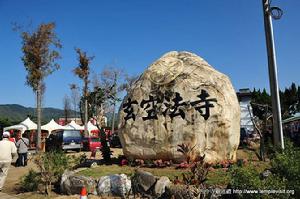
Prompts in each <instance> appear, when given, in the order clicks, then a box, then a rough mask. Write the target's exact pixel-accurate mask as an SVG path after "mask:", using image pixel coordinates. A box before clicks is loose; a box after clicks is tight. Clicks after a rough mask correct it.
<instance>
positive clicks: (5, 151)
mask: <svg viewBox="0 0 300 199" xmlns="http://www.w3.org/2000/svg"><path fill="white" fill-rule="evenodd" d="M9 136H10V133H9V132H7V131H5V132H3V135H2V137H3V140H1V141H0V151H1V153H0V191H2V188H3V186H4V183H5V180H6V176H7V173H8V169H9V167H10V165H11V161H12V159H13V158H14V157H15V156H16V155H17V147H16V145H15V144H14V143H13V142H11V141H9Z"/></svg>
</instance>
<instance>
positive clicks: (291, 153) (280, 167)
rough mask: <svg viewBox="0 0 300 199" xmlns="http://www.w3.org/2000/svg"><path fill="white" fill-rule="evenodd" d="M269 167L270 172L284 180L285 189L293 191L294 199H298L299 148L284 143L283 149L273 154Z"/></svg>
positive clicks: (299, 177) (299, 192) (299, 190)
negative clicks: (270, 167) (270, 168)
mask: <svg viewBox="0 0 300 199" xmlns="http://www.w3.org/2000/svg"><path fill="white" fill-rule="evenodd" d="M271 165H272V172H273V173H276V175H277V176H279V177H280V178H281V179H286V187H287V189H289V190H295V193H296V195H295V196H296V198H300V148H298V147H294V146H293V144H292V143H291V142H289V141H286V142H285V149H284V150H282V151H277V152H276V153H275V157H274V158H273V159H272V160H271Z"/></svg>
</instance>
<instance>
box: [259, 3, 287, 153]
mask: <svg viewBox="0 0 300 199" xmlns="http://www.w3.org/2000/svg"><path fill="white" fill-rule="evenodd" d="M262 3H263V15H264V26H265V36H266V45H267V53H268V68H269V81H270V90H271V98H272V112H273V138H274V145H277V146H280V147H281V148H282V149H284V142H283V132H282V123H281V108H280V98H279V88H278V78H277V64H276V53H275V44H274V35H273V25H272V18H273V19H275V20H276V19H280V18H281V16H282V14H283V12H282V10H281V9H280V8H278V7H271V5H270V0H262Z"/></svg>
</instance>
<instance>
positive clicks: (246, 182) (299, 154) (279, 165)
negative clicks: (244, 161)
mask: <svg viewBox="0 0 300 199" xmlns="http://www.w3.org/2000/svg"><path fill="white" fill-rule="evenodd" d="M273 151H274V152H273V154H272V156H270V157H271V168H270V171H271V174H270V175H269V176H268V177H266V178H262V176H261V174H260V172H259V171H258V168H256V167H255V166H253V165H249V166H245V167H237V166H235V167H233V168H232V169H231V171H230V173H231V176H232V178H231V181H230V186H231V188H233V189H239V190H245V189H247V190H293V191H294V193H295V194H294V195H289V194H287V193H285V194H269V195H268V194H263V195H262V194H241V195H238V196H237V198H249V197H250V198H288V197H293V198H300V149H299V148H297V147H294V146H293V144H292V143H291V142H290V141H286V142H285V149H284V150H281V149H279V148H278V149H273Z"/></svg>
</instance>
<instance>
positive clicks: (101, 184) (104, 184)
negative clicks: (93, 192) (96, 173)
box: [97, 176, 111, 196]
mask: <svg viewBox="0 0 300 199" xmlns="http://www.w3.org/2000/svg"><path fill="white" fill-rule="evenodd" d="M97 192H98V194H99V195H105V196H106V195H110V194H111V183H110V177H109V176H102V177H101V178H100V179H99V181H98V185H97Z"/></svg>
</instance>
